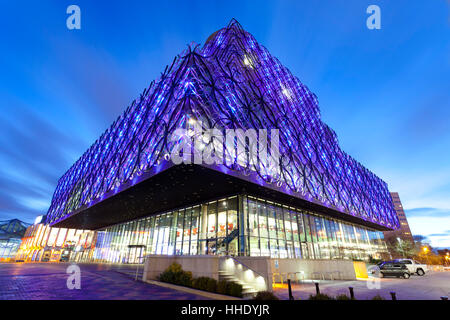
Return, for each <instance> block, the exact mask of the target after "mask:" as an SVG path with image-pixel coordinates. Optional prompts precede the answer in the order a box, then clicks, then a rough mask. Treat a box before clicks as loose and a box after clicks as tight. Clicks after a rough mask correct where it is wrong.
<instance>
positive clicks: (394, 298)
mask: <svg viewBox="0 0 450 320" xmlns="http://www.w3.org/2000/svg"><path fill="white" fill-rule="evenodd" d="M389 293H390V294H391V297H392V300H397V297H396V296H395V291H391V292H389Z"/></svg>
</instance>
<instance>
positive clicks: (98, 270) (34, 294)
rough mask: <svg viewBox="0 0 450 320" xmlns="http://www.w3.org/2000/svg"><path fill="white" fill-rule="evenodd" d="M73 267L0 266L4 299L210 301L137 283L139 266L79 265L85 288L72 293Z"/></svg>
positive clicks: (21, 264) (46, 264)
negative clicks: (70, 285) (69, 271)
mask: <svg viewBox="0 0 450 320" xmlns="http://www.w3.org/2000/svg"><path fill="white" fill-rule="evenodd" d="M69 265H70V264H68V263H67V264H66V263H59V264H57V263H36V264H30V263H28V264H25V263H0V300H22V299H23V300H41V299H43V300H206V298H204V297H202V296H198V295H195V294H190V293H184V292H180V291H176V290H173V289H168V288H163V287H159V286H156V285H151V284H147V283H143V282H140V281H134V275H135V271H136V266H126V265H125V266H120V265H105V264H103V265H102V264H78V266H79V267H80V269H81V288H80V290H77V289H72V290H69V289H68V288H67V279H68V277H69V276H70V274H67V273H66V270H67V267H68V266H69ZM141 269H142V266H141Z"/></svg>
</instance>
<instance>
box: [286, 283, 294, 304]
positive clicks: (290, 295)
mask: <svg viewBox="0 0 450 320" xmlns="http://www.w3.org/2000/svg"><path fill="white" fill-rule="evenodd" d="M287 283H288V289H289V300H294V296H293V295H292V288H291V279H288V281H287Z"/></svg>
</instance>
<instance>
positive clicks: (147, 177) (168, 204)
mask: <svg viewBox="0 0 450 320" xmlns="http://www.w3.org/2000/svg"><path fill="white" fill-rule="evenodd" d="M235 194H248V195H253V196H256V197H261V198H264V199H267V200H271V201H274V202H278V203H281V204H284V205H289V206H292V207H296V208H299V209H305V210H309V211H313V212H317V213H321V214H323V215H326V216H329V217H332V218H336V219H339V220H344V221H347V222H351V223H355V224H358V225H362V226H365V227H369V228H373V229H375V230H379V231H387V230H391V229H390V228H388V227H386V226H383V225H380V224H377V223H375V222H372V221H366V220H364V219H362V218H359V217H356V216H353V215H350V214H348V213H344V212H341V211H339V210H338V209H336V208H333V207H326V206H324V205H323V204H320V203H316V202H315V201H314V200H312V199H303V198H301V197H299V195H297V194H289V192H288V191H287V190H284V189H282V188H280V187H278V186H277V185H275V184H268V183H266V182H265V181H263V180H262V179H259V180H258V178H257V177H255V176H252V174H249V175H247V176H245V175H243V174H242V173H240V172H239V171H234V170H231V169H228V168H226V167H224V166H205V165H195V164H189V165H187V164H182V165H173V164H171V163H169V162H164V163H162V164H161V165H160V166H159V167H157V168H155V169H154V170H152V171H150V172H146V173H144V174H143V175H141V176H139V177H137V178H136V179H135V180H133V181H130V182H129V183H127V184H124V185H122V186H120V188H117V189H115V190H113V191H111V192H109V193H108V194H105V195H104V196H102V197H101V198H99V199H97V200H96V201H94V202H92V203H90V204H89V205H88V206H83V207H81V208H80V209H79V210H76V211H75V212H73V213H71V214H70V215H68V216H65V217H64V218H62V219H60V220H58V221H55V222H53V223H52V224H51V225H52V226H55V227H63V228H76V229H90V230H97V229H101V228H104V227H107V226H111V225H114V224H118V223H123V222H126V221H130V220H134V219H137V218H141V217H145V216H150V215H152V214H156V213H161V212H165V211H169V210H173V209H176V208H181V207H185V206H189V205H194V204H199V203H202V202H205V201H208V200H213V199H216V198H220V197H223V196H229V195H235Z"/></svg>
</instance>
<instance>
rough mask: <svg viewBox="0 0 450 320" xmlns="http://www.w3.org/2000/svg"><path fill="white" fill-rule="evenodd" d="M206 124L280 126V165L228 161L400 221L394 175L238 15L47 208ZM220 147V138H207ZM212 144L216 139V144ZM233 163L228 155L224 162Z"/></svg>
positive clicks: (322, 199)
mask: <svg viewBox="0 0 450 320" xmlns="http://www.w3.org/2000/svg"><path fill="white" fill-rule="evenodd" d="M193 120H194V121H201V122H202V123H204V124H205V126H207V127H208V128H213V127H215V128H219V129H222V130H223V129H226V128H229V129H238V128H241V129H244V130H245V129H249V128H253V129H256V130H258V129H267V130H270V129H279V130H280V145H279V149H280V154H281V161H280V164H279V166H280V167H279V170H276V172H279V173H278V174H272V172H274V170H273V168H270V167H268V166H266V167H265V166H264V165H262V164H253V165H248V166H246V167H243V166H240V165H238V164H232V165H230V166H229V169H231V170H235V171H238V172H240V173H242V174H243V175H246V176H248V175H249V173H252V174H257V175H258V176H259V179H263V180H264V181H265V182H267V183H270V184H274V185H276V186H277V187H280V188H284V190H286V191H289V193H291V194H295V195H297V196H298V197H301V198H304V199H307V200H309V201H315V202H319V203H321V204H323V205H324V206H327V207H331V208H334V209H336V210H338V211H341V212H343V213H346V214H349V215H353V216H356V217H359V218H361V219H364V220H366V221H370V222H373V223H376V224H379V225H382V226H385V227H388V228H394V229H396V228H398V226H399V222H398V218H397V216H396V214H395V211H394V207H393V204H392V199H391V196H390V194H389V190H388V188H387V184H386V183H385V182H384V181H382V180H381V179H380V178H378V177H377V176H376V175H375V174H373V173H372V172H370V171H369V170H368V169H366V168H365V167H363V166H362V165H361V164H360V163H358V162H357V161H356V160H355V159H353V158H352V157H350V156H349V155H348V154H346V153H345V152H343V151H342V150H341V149H340V147H339V144H338V139H337V137H336V134H335V133H334V131H333V130H332V129H331V128H329V127H328V126H327V125H326V124H325V123H324V122H322V121H321V116H320V110H319V105H318V100H317V97H316V96H315V95H314V94H313V93H312V92H311V91H309V89H308V88H307V87H306V86H305V85H303V84H302V83H301V82H300V80H299V79H298V78H296V77H294V76H293V75H292V74H291V73H290V71H289V70H288V69H287V68H285V67H284V66H283V65H282V64H281V63H280V62H279V61H278V60H277V59H276V58H274V57H273V56H271V55H270V53H269V52H268V50H267V49H266V48H264V47H263V46H261V45H259V44H258V43H257V42H256V40H255V39H254V37H253V36H252V35H250V34H249V33H247V32H246V31H244V30H243V29H242V28H241V26H240V25H239V24H238V23H237V22H236V21H235V20H232V21H231V22H230V24H229V25H228V27H226V28H223V29H221V30H219V31H217V32H216V33H214V34H213V35H211V36H210V37H209V39H208V40H207V42H206V43H205V45H204V46H203V47H202V48H200V47H199V46H189V47H188V49H186V50H185V51H184V52H183V53H182V54H181V55H179V56H177V57H176V58H175V59H174V61H173V63H172V64H171V65H170V66H168V67H166V69H165V70H164V72H163V73H162V75H161V77H160V78H159V79H158V80H157V81H153V82H152V83H151V84H150V87H149V88H148V89H146V90H144V92H143V93H142V94H141V96H140V97H139V99H137V100H135V101H133V103H132V104H131V105H130V106H129V107H128V108H127V109H126V110H125V112H124V113H123V114H122V115H121V116H120V117H119V118H118V119H117V120H116V121H115V122H114V123H113V124H112V126H111V127H110V128H109V129H108V130H107V131H106V132H105V133H104V134H103V135H102V136H101V137H100V138H99V139H98V140H97V141H96V142H95V143H94V144H93V145H92V146H91V147H90V148H89V150H88V151H86V153H84V154H83V156H82V157H81V158H80V159H79V160H78V161H77V162H76V163H75V164H74V165H73V166H72V167H71V168H70V169H69V170H68V171H67V172H66V173H65V174H64V175H63V176H62V177H61V178H60V180H59V182H58V185H57V188H56V190H55V193H54V196H53V200H52V203H51V206H50V208H49V211H48V215H47V222H48V223H52V224H54V223H56V222H57V221H60V220H62V219H64V218H66V217H68V216H70V215H72V214H73V213H75V212H77V210H78V211H79V210H80V208H82V209H83V208H86V207H89V206H90V204H91V203H92V202H93V201H98V199H101V197H102V196H104V195H105V194H107V193H108V192H111V191H112V190H114V189H116V188H118V187H120V186H121V185H122V184H124V183H125V182H127V181H130V180H132V179H134V178H135V177H137V176H140V175H142V174H143V173H144V172H147V171H149V170H151V169H152V168H153V167H155V166H157V165H159V164H160V163H161V162H164V161H169V156H168V155H169V154H170V152H171V151H172V149H173V147H174V144H175V142H171V141H170V139H169V137H170V134H171V133H172V132H174V130H176V129H177V128H189V126H190V123H191V121H193ZM205 143H206V144H210V146H212V147H214V141H206V142H205ZM211 144H212V145H211ZM223 166H226V164H223Z"/></svg>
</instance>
